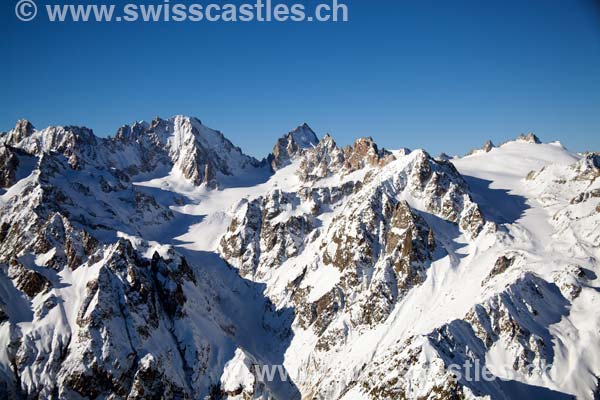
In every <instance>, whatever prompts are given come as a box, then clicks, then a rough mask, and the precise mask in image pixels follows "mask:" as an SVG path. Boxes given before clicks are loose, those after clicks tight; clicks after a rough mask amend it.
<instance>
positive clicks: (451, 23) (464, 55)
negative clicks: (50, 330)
mask: <svg viewBox="0 0 600 400" xmlns="http://www.w3.org/2000/svg"><path fill="white" fill-rule="evenodd" d="M44 1H47V0H44ZM44 1H42V0H38V5H39V6H40V5H43V4H45V3H44ZM71 1H73V2H74V3H77V2H83V3H85V2H90V1H91V0H90V1H87V0H85V1H82V0H71ZM212 1H215V0H212ZM216 1H217V2H221V3H222V2H223V1H222V0H216ZM97 2H98V3H100V1H99V0H98V1H97ZM172 2H173V1H172ZM182 2H185V1H182ZM199 2H200V3H203V2H204V3H205V1H204V0H200V1H199ZM315 2H316V0H310V1H306V3H307V4H314V3H315ZM15 3H16V1H15V0H7V1H3V2H2V3H1V5H0V7H2V11H1V18H2V20H1V21H0V22H1V26H2V27H1V28H0V29H1V30H2V32H1V34H2V40H1V41H0V51H1V54H2V61H1V63H0V88H1V89H0V131H5V130H9V129H10V128H12V126H14V124H15V121H16V120H17V119H19V118H27V119H29V120H31V121H32V122H33V124H34V125H35V126H36V127H45V126H47V125H56V124H76V125H86V126H88V127H90V128H92V129H94V131H95V132H96V134H98V135H102V136H106V135H112V134H114V132H115V131H116V129H117V128H118V127H119V126H120V125H122V124H124V123H128V122H131V121H134V120H140V119H151V118H153V117H154V116H155V115H160V116H162V117H168V116H171V115H174V114H187V115H194V116H197V117H199V118H200V119H201V120H202V121H203V122H204V123H205V124H206V125H208V126H210V127H213V128H216V129H219V130H221V131H223V133H224V134H225V135H226V136H227V137H229V138H230V139H231V140H232V141H233V142H234V143H235V144H237V145H239V146H240V147H242V148H243V149H244V150H245V151H246V152H247V153H249V154H252V155H255V156H257V157H262V156H265V155H266V154H267V153H268V152H269V151H270V150H271V148H272V146H273V144H274V142H275V139H276V138H277V137H279V136H280V135H281V134H283V133H285V132H287V131H289V130H291V129H292V128H294V127H295V126H297V125H299V124H300V123H302V122H305V121H306V122H308V123H309V124H310V125H311V126H312V127H313V128H314V129H315V130H316V131H317V133H318V134H320V135H322V134H324V133H326V132H330V133H331V134H332V135H333V136H334V138H335V139H336V141H337V142H338V144H342V145H343V144H348V143H350V142H352V141H353V140H354V139H355V138H357V137H360V136H372V137H373V138H375V140H376V141H377V142H378V143H379V144H381V145H383V146H385V147H388V148H397V147H401V146H405V147H410V148H425V149H426V150H428V151H430V152H431V153H433V154H437V153H439V152H440V151H446V152H448V153H451V154H462V153H464V152H466V151H467V150H468V149H470V148H472V147H476V146H480V145H481V144H482V143H483V142H484V141H485V140H486V139H488V138H489V139H492V140H493V141H494V142H501V141H503V140H506V139H508V138H512V137H514V136H516V135H518V134H519V133H520V132H526V131H534V132H535V133H536V134H538V136H540V137H541V138H542V140H545V141H551V140H560V141H562V142H563V143H564V144H565V145H566V146H567V147H569V148H571V149H573V150H577V151H582V150H600V5H599V4H598V2H596V1H595V0H572V1H569V0H528V1H523V0H504V1H492V0H486V1H482V0H476V1H463V0H450V1H448V0H443V1H442V0H440V1H431V0H396V1H388V0H374V1H366V0H347V1H346V4H348V6H349V9H350V22H348V23H337V24H336V23H314V22H313V23H308V22H307V23H205V22H204V23H152V24H150V23H146V24H144V23H133V24H116V23H111V24H107V23H87V24H81V23H80V24H74V23H62V24H57V23H54V24H50V23H48V22H45V21H42V20H38V19H36V20H34V21H33V22H29V23H23V22H19V21H18V20H17V19H16V17H15V16H14V6H15ZM38 8H41V7H38ZM38 17H39V15H38Z"/></svg>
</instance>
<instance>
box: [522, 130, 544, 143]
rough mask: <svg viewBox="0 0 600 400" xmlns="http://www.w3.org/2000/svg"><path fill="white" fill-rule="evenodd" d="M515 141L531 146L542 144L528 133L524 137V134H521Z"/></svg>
mask: <svg viewBox="0 0 600 400" xmlns="http://www.w3.org/2000/svg"><path fill="white" fill-rule="evenodd" d="M517 140H518V141H521V142H527V143H532V144H540V143H542V142H541V141H540V139H539V138H538V137H537V136H535V135H534V134H533V132H529V133H528V134H527V135H525V134H524V133H521V134H520V135H519V137H518V138H517Z"/></svg>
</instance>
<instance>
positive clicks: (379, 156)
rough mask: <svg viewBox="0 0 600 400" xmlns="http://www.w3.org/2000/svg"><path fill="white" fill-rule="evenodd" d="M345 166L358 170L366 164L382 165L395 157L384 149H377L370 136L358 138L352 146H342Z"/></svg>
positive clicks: (351, 169) (350, 169)
mask: <svg viewBox="0 0 600 400" xmlns="http://www.w3.org/2000/svg"><path fill="white" fill-rule="evenodd" d="M344 158H345V161H346V162H345V167H346V169H348V170H349V171H356V170H359V169H361V168H363V167H365V166H366V165H371V166H383V165H385V164H387V163H389V162H390V161H392V160H394V159H395V157H394V156H393V155H392V153H391V152H389V151H388V150H386V149H379V148H378V147H377V144H376V143H375V141H374V140H373V138H372V137H366V138H360V139H358V140H356V141H355V142H354V145H353V146H348V147H346V148H344Z"/></svg>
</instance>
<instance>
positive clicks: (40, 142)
mask: <svg viewBox="0 0 600 400" xmlns="http://www.w3.org/2000/svg"><path fill="white" fill-rule="evenodd" d="M399 141H401V136H399ZM399 145H401V143H399ZM599 176H600V154H598V153H593V152H590V153H575V152H571V151H569V150H568V149H566V148H565V147H564V146H563V145H562V144H560V143H559V142H553V143H542V142H541V141H540V140H539V139H538V138H537V137H536V136H535V135H533V134H528V135H521V136H519V137H517V138H516V139H515V140H511V141H508V142H505V143H503V144H501V145H499V146H495V145H494V144H493V143H491V142H489V141H488V142H486V143H485V145H484V146H483V147H482V148H481V149H475V150H472V151H471V152H469V153H468V154H467V155H465V156H454V157H450V156H448V155H445V154H441V155H440V156H438V157H433V156H431V155H430V154H428V153H427V152H426V151H425V150H420V149H417V150H409V149H406V148H398V149H384V148H381V147H379V146H378V145H377V144H376V143H375V142H374V141H373V139H372V138H369V137H367V138H360V139H358V140H356V141H355V142H354V144H352V145H351V146H345V147H341V146H338V145H337V144H336V143H335V140H334V138H333V137H332V136H330V135H325V136H323V137H322V138H319V137H317V135H316V134H315V132H314V131H313V130H312V129H311V128H310V127H309V126H308V125H307V124H304V125H301V126H299V127H298V128H296V129H294V130H293V131H291V132H289V133H288V134H286V135H283V136H282V137H281V138H280V139H278V140H277V142H276V143H275V145H274V148H273V151H272V153H271V154H270V155H268V156H267V157H266V158H265V159H263V160H257V159H255V158H254V157H251V156H248V155H246V154H244V153H243V151H242V150H241V149H240V148H238V147H236V146H235V145H234V144H233V143H231V141H229V140H228V139H227V138H226V137H225V136H224V135H223V134H222V133H221V132H219V131H216V130H214V129H211V128H208V127H206V126H205V125H204V124H203V123H202V122H201V121H200V120H199V119H197V118H192V117H186V116H175V117H173V118H170V119H161V118H158V117H157V118H155V119H154V120H153V121H151V122H143V121H142V122H136V123H134V124H131V125H124V126H122V127H121V128H120V129H119V130H118V132H117V133H116V134H115V135H114V136H113V137H107V138H100V137H97V136H95V135H94V133H93V132H92V131H91V130H90V129H88V128H85V127H76V126H60V127H59V126H53V127H48V128H45V129H41V130H38V129H36V128H35V127H34V126H33V125H32V124H31V123H30V122H29V121H26V120H21V121H18V122H17V124H16V126H15V128H14V129H12V130H11V131H9V132H5V133H2V134H0V398H7V399H131V400H133V399H205V398H208V399H432V400H433V399H479V398H491V399H516V398H539V399H542V398H543V399H570V398H578V399H592V400H596V399H600V313H598V309H599V307H600V282H599V281H598V274H599V273H600V264H599V259H600V229H599V228H598V227H599V226H600V179H598V177H599ZM264 367H267V368H271V367H277V369H276V371H277V373H276V374H273V375H272V376H268V375H269V374H267V376H265V375H264V374H262V373H261V371H263V372H264V370H262V368H264ZM472 371H475V372H476V374H475V375H476V376H475V377H474V376H473V374H471V372H472ZM480 372H485V373H486V374H487V375H489V376H488V378H489V379H483V378H482V377H481V376H479V373H480Z"/></svg>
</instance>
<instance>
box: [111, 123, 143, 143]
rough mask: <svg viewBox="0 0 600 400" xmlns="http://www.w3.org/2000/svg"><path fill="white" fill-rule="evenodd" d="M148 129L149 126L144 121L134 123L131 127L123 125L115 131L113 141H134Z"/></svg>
mask: <svg viewBox="0 0 600 400" xmlns="http://www.w3.org/2000/svg"><path fill="white" fill-rule="evenodd" d="M148 128H149V125H148V124H147V123H146V122H144V121H141V122H135V123H134V124H133V125H123V126H122V127H120V128H119V130H118V131H117V134H116V135H115V139H116V140H118V141H121V142H129V141H135V140H137V139H138V138H139V137H140V136H142V135H143V134H144V133H145V132H146V130H147V129H148Z"/></svg>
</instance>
